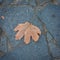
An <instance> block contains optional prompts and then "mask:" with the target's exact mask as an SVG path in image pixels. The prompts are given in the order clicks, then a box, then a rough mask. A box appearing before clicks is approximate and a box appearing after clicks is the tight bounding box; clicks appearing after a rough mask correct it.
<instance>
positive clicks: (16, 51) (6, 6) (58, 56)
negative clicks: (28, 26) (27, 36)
mask: <svg viewBox="0 0 60 60" xmlns="http://www.w3.org/2000/svg"><path fill="white" fill-rule="evenodd" d="M44 1H47V2H48V1H49V0H6V1H5V0H0V5H1V6H0V16H4V17H5V19H4V20H2V19H1V18H0V27H1V28H2V29H3V33H2V36H1V33H0V36H1V38H0V51H1V53H0V56H1V57H0V60H13V59H14V60H60V4H58V5H56V4H54V3H51V2H49V3H46V4H43V2H44ZM57 2H60V1H59V0H57ZM41 3H42V4H43V5H42V4H41ZM40 4H41V6H40ZM26 21H29V22H31V23H32V24H34V25H36V26H38V27H39V28H40V29H41V31H42V34H41V36H40V38H39V41H38V42H37V43H35V42H33V40H32V39H31V42H30V44H28V45H26V44H24V42H23V38H22V39H21V40H19V41H16V40H15V37H14V36H15V34H16V33H15V32H14V31H13V29H14V28H15V27H16V26H17V24H19V23H23V22H26ZM46 30H47V32H46ZM3 52H4V53H3ZM1 54H3V56H2V55H1Z"/></svg>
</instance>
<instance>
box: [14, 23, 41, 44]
mask: <svg viewBox="0 0 60 60" xmlns="http://www.w3.org/2000/svg"><path fill="white" fill-rule="evenodd" d="M14 31H15V32H16V31H18V32H17V34H16V35H15V39H16V40H20V39H21V38H22V37H23V36H24V42H25V43H26V44H28V43H30V38H31V37H32V39H33V40H34V41H35V42H36V41H38V39H39V35H41V31H40V29H39V28H38V27H36V26H34V25H32V24H31V23H29V22H25V23H23V24H18V26H17V27H16V28H15V29H14Z"/></svg>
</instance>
